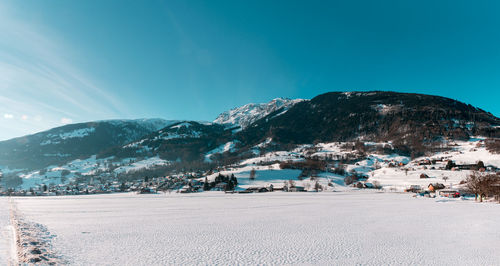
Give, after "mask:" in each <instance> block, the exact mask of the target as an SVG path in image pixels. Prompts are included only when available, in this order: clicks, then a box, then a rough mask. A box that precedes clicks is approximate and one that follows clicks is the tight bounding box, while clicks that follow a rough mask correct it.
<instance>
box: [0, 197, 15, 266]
mask: <svg viewBox="0 0 500 266" xmlns="http://www.w3.org/2000/svg"><path fill="white" fill-rule="evenodd" d="M13 244H14V236H13V228H12V226H11V225H10V211H9V199H8V198H7V197H3V198H2V197H0V265H7V264H8V263H9V262H10V263H12V265H14V264H13V263H14V261H15V258H14V252H13Z"/></svg>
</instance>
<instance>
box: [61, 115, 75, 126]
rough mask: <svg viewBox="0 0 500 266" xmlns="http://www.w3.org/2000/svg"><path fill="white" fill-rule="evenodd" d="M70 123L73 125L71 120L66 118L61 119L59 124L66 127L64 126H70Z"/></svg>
mask: <svg viewBox="0 0 500 266" xmlns="http://www.w3.org/2000/svg"><path fill="white" fill-rule="evenodd" d="M71 123H73V119H71V118H67V117H63V118H61V124H64V125H66V124H71Z"/></svg>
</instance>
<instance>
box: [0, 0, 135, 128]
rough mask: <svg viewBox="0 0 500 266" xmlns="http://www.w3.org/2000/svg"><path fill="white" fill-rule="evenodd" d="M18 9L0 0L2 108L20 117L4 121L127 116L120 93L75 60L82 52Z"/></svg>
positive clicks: (42, 123) (38, 123) (31, 124)
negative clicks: (104, 86) (98, 81)
mask: <svg viewBox="0 0 500 266" xmlns="http://www.w3.org/2000/svg"><path fill="white" fill-rule="evenodd" d="M12 4H13V5H15V4H16V2H12ZM13 10H14V9H12V8H10V7H9V6H6V3H0V32H1V33H2V37H1V38H0V73H1V75H0V113H5V114H10V115H12V117H14V116H15V117H20V118H21V119H19V120H12V121H11V122H9V124H8V125H4V126H6V127H7V128H13V129H14V128H16V127H17V128H23V129H26V128H28V129H30V130H29V131H30V133H32V132H33V131H40V130H45V129H47V128H50V127H53V126H57V125H60V124H61V123H66V122H68V121H70V120H71V121H73V120H72V119H69V120H68V119H64V122H63V119H61V117H65V118H67V117H71V118H73V119H76V120H80V121H82V120H93V119H103V118H106V117H120V116H126V115H124V113H125V112H126V111H125V110H126V108H125V107H124V105H123V104H122V103H121V101H120V100H119V97H118V96H117V95H113V94H111V93H109V92H108V91H106V90H104V89H102V88H101V87H100V86H99V85H97V84H96V82H95V80H93V79H92V78H91V77H89V76H88V75H87V74H86V73H84V71H82V70H81V69H79V68H78V67H77V66H75V65H74V64H73V61H78V60H79V58H78V57H76V56H74V54H73V53H72V52H71V49H68V47H69V45H68V44H67V43H65V42H64V41H63V40H62V39H61V38H59V36H58V34H55V33H54V32H52V31H51V30H50V29H48V28H47V27H45V26H44V25H43V23H40V21H33V20H31V19H24V18H23V17H22V15H23V13H22V12H21V13H13V12H12V11H13ZM27 21H30V22H27ZM23 115H25V117H24V116H23ZM42 116H43V118H44V119H42ZM4 118H6V117H5V116H4ZM29 118H33V119H29ZM15 121H17V122H15ZM16 123H17V124H16ZM20 123H22V124H20ZM12 131H13V132H14V131H15V130H12ZM16 132H17V131H16ZM26 133H28V132H26ZM0 138H5V137H4V136H0Z"/></svg>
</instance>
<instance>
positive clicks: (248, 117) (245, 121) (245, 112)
mask: <svg viewBox="0 0 500 266" xmlns="http://www.w3.org/2000/svg"><path fill="white" fill-rule="evenodd" d="M302 101H305V100H304V99H293V100H292V99H286V98H276V99H273V100H272V101H270V102H268V103H249V104H245V105H243V106H240V107H237V108H234V109H231V110H229V111H226V112H224V113H222V114H220V115H219V116H218V117H217V118H216V119H215V120H214V123H217V124H222V125H227V126H240V127H241V128H245V127H247V126H249V125H250V124H252V123H253V122H255V121H257V120H259V119H261V118H263V117H265V116H267V115H269V114H270V113H272V112H275V111H277V110H279V109H281V108H283V113H284V112H286V111H288V109H290V108H291V107H292V106H294V105H295V104H296V103H299V102H302Z"/></svg>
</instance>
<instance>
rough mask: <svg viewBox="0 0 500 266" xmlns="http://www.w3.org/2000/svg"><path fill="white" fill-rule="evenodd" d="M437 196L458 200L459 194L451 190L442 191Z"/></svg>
mask: <svg viewBox="0 0 500 266" xmlns="http://www.w3.org/2000/svg"><path fill="white" fill-rule="evenodd" d="M439 195H440V196H442V197H448V198H458V197H460V192H458V191H456V190H452V189H443V190H440V191H439Z"/></svg>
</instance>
